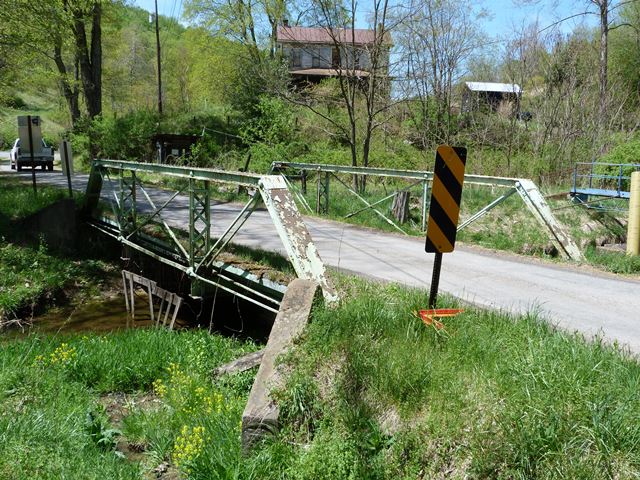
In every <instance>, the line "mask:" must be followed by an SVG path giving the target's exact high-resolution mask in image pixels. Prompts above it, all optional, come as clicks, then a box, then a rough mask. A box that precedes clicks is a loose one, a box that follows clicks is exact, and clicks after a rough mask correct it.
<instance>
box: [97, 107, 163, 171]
mask: <svg viewBox="0 0 640 480" xmlns="http://www.w3.org/2000/svg"><path fill="white" fill-rule="evenodd" d="M157 128H158V115H157V113H155V112H151V111H144V110H138V111H134V112H132V113H129V114H126V115H123V116H121V117H99V118H96V119H94V120H93V121H92V122H91V123H90V125H89V127H88V129H87V135H88V136H89V138H90V139H91V141H92V142H95V144H96V145H97V146H98V156H99V157H100V158H114V159H118V160H137V161H142V160H147V161H148V160H149V159H150V157H151V155H152V152H153V148H154V147H153V145H152V142H151V137H152V136H153V135H154V134H155V133H156V132H157Z"/></svg>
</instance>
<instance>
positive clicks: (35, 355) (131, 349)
mask: <svg viewBox="0 0 640 480" xmlns="http://www.w3.org/2000/svg"><path fill="white" fill-rule="evenodd" d="M255 348H256V346H255V345H254V344H252V343H245V342H241V341H238V340H234V339H230V338H224V337H221V336H212V335H209V334H207V333H206V332H202V331H189V332H181V333H175V332H168V331H166V330H158V329H148V330H147V329H137V330H130V331H126V332H119V333H113V334H108V335H95V334H90V333H88V334H86V335H82V336H81V335H73V336H41V335H38V336H36V335H31V336H28V337H26V338H25V339H23V340H19V341H14V342H4V343H2V347H1V348H0V478H7V479H8V478H11V479H28V478H47V479H59V478H74V479H75V478H96V479H105V478H123V479H124V478H126V479H134V478H136V479H139V478H143V477H144V476H145V475H151V470H153V469H154V468H155V467H156V466H158V465H159V464H160V463H162V462H163V461H165V460H166V461H168V462H172V463H176V462H175V461H174V457H175V458H177V454H178V452H179V451H180V450H179V449H178V447H177V445H178V444H179V443H180V440H179V438H180V437H181V436H184V437H185V438H187V440H189V437H190V433H191V432H192V427H194V426H198V425H203V426H204V432H205V437H206V440H207V443H206V445H202V446H201V450H202V449H206V454H203V452H202V451H198V454H199V455H197V456H193V458H191V457H190V458H188V459H186V461H184V462H183V464H182V466H181V468H182V471H183V472H185V473H187V472H188V471H192V472H195V471H196V468H198V469H201V470H202V471H208V469H215V468H223V467H220V465H223V466H224V468H230V469H231V470H237V469H238V468H239V466H240V447H239V445H240V443H239V425H240V415H241V412H242V408H243V399H244V398H246V394H247V392H248V389H249V388H250V386H251V375H250V374H249V375H248V376H247V375H239V376H237V377H234V378H233V379H231V380H228V381H225V382H221V383H219V384H217V385H216V386H212V384H211V380H210V372H211V369H212V368H214V367H215V366H218V365H220V364H222V363H224V362H226V361H229V360H231V359H233V358H235V357H237V356H240V355H242V354H243V353H246V352H249V351H252V350H255ZM176 372H179V374H176ZM163 381H164V384H165V392H164V393H163V394H162V395H161V397H160V400H158V401H157V402H155V403H154V404H153V405H154V407H153V408H151V409H142V408H138V407H137V404H136V399H139V398H140V395H142V394H143V393H144V392H150V391H151V390H152V389H153V388H154V385H155V387H156V389H157V390H159V389H160V385H161V384H162V382H163ZM154 382H155V383H154ZM167 390H168V391H167ZM110 392H129V393H130V395H129V396H128V397H127V398H128V399H129V400H127V401H128V402H129V403H128V404H127V403H126V402H125V403H124V404H122V405H120V407H123V408H125V409H126V411H128V412H129V415H128V416H127V417H126V418H125V419H124V421H123V422H122V424H121V425H114V424H113V423H112V419H111V418H109V416H108V415H107V413H108V412H107V411H105V408H104V406H103V404H104V399H105V398H107V397H104V395H106V394H108V393H110ZM160 393H162V392H160ZM207 399H210V400H207ZM207 407H211V408H207ZM185 426H186V427H187V429H186V430H185ZM185 432H186V433H185ZM121 438H127V439H128V440H131V441H136V442H140V444H141V445H143V446H144V448H145V450H146V454H145V455H144V456H143V458H142V461H129V460H127V459H125V458H124V457H123V456H122V455H120V454H119V453H118V452H117V451H116V450H114V446H115V442H116V441H117V440H118V439H121ZM105 439H107V440H108V441H104V440H105ZM183 450H184V448H183ZM216 458H217V459H218V460H220V461H219V462H217V463H216V461H215V459H216ZM207 478H214V477H212V476H208V477H207ZM225 478H228V477H225Z"/></svg>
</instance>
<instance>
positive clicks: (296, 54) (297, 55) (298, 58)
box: [290, 48, 302, 68]
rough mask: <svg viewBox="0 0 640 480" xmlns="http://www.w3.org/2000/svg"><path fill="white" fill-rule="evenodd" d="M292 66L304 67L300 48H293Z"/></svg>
mask: <svg viewBox="0 0 640 480" xmlns="http://www.w3.org/2000/svg"><path fill="white" fill-rule="evenodd" d="M290 64H291V68H300V67H302V52H301V51H300V49H299V48H292V49H291V58H290Z"/></svg>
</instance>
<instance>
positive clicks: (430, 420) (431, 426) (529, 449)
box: [262, 282, 640, 479]
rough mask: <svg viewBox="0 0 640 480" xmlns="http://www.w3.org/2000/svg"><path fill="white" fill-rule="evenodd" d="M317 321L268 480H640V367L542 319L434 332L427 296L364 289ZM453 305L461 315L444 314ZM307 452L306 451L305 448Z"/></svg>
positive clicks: (480, 315) (448, 326)
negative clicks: (426, 313) (427, 319)
mask: <svg viewBox="0 0 640 480" xmlns="http://www.w3.org/2000/svg"><path fill="white" fill-rule="evenodd" d="M351 288H352V295H351V296H350V300H349V301H347V302H344V303H343V304H342V305H341V306H340V307H339V308H338V309H337V310H331V309H323V310H321V311H318V312H316V315H315V317H314V322H313V323H312V324H311V325H310V326H309V328H308V331H307V334H306V336H305V340H304V342H302V343H301V345H300V346H299V347H298V349H297V351H296V353H295V354H294V355H293V356H292V358H291V359H290V363H291V364H292V365H294V369H293V372H294V373H293V375H292V379H291V381H290V383H289V385H288V386H287V388H285V389H284V390H283V391H281V392H280V398H281V402H282V405H283V409H284V412H285V415H286V418H287V424H288V425H289V427H288V428H287V429H286V430H285V432H284V433H283V434H282V436H281V437H280V438H279V439H278V440H277V441H276V442H275V443H272V444H270V445H267V446H265V449H264V450H263V452H262V455H265V452H270V451H271V450H270V449H275V451H276V452H280V451H281V450H282V448H283V445H294V446H293V447H290V448H289V450H288V454H287V455H285V457H284V458H286V461H284V462H282V460H281V461H280V464H279V465H273V464H272V465H271V466H272V467H273V469H274V470H273V472H272V473H271V474H270V475H269V478H281V477H286V478H309V479H311V478H314V479H322V478H327V479H329V478H376V479H377V478H380V479H381V478H389V479H391V478H393V479H397V478H407V479H409V478H500V479H508V478H509V479H511V478H520V479H552V478H553V479H564V478H572V479H576V478H582V479H594V478H627V479H631V478H637V477H638V475H640V448H639V447H640V422H639V421H638V419H639V418H640V417H638V412H640V393H639V392H640V390H639V387H640V365H639V364H638V363H637V361H636V360H635V359H633V358H631V357H629V356H627V355H626V354H624V353H622V352H621V351H619V350H618V349H616V348H614V347H610V346H607V345H605V344H604V343H603V342H601V341H599V340H596V341H594V342H588V341H586V340H584V339H582V338H581V337H579V336H577V335H571V334H568V333H564V332H556V331H554V329H553V328H552V327H550V326H549V325H548V324H546V323H545V322H542V321H540V320H539V319H537V318H536V316H535V315H528V316H524V317H521V318H511V317H509V316H506V315H503V314H498V313H494V312H488V311H478V310H474V309H469V310H468V311H467V312H466V313H464V314H463V315H460V316H458V317H456V318H452V319H448V320H445V329H444V330H441V331H438V330H436V329H434V328H433V327H427V326H425V325H424V324H423V323H422V322H421V321H420V320H417V319H416V318H415V317H414V316H413V315H412V314H411V312H412V311H413V310H414V309H416V308H419V307H424V304H425V301H426V299H425V293H424V292H418V291H411V290H406V289H403V288H399V287H397V286H388V287H381V286H380V285H374V284H367V283H364V282H355V285H352V287H351ZM446 303H447V304H449V305H451V302H446ZM295 445H299V446H295Z"/></svg>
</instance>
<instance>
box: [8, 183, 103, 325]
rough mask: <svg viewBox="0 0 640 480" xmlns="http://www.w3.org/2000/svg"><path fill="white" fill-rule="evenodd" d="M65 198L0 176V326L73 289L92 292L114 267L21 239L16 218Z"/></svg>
mask: <svg viewBox="0 0 640 480" xmlns="http://www.w3.org/2000/svg"><path fill="white" fill-rule="evenodd" d="M64 197H65V192H64V191H63V190H60V189H57V188H52V187H47V186H44V185H40V186H39V187H38V194H37V195H34V194H33V191H32V190H31V188H30V187H29V186H27V185H25V184H24V183H22V182H19V181H17V180H16V179H13V178H11V177H8V176H2V177H0V326H2V324H4V323H7V322H14V321H16V322H22V321H23V320H28V319H29V318H30V317H31V316H32V315H34V314H36V313H38V312H41V311H42V310H43V309H44V308H45V307H46V306H48V305H54V304H58V303H61V302H65V301H68V300H69V297H70V296H71V295H73V294H75V293H80V292H81V294H82V295H83V296H90V295H94V294H96V293H97V292H98V291H99V290H100V289H102V288H103V287H104V286H105V284H108V282H109V280H110V278H111V277H112V276H113V274H114V272H115V270H114V268H113V266H111V265H110V264H108V263H107V262H104V261H100V260H95V259H86V258H75V257H69V256H62V255H59V254H57V253H55V252H51V251H50V250H49V249H48V247H47V245H46V244H45V243H44V242H43V241H42V240H40V241H39V242H38V239H29V240H30V241H29V242H28V243H23V240H25V239H24V238H22V232H21V231H19V224H18V222H19V221H20V220H22V219H24V218H26V217H28V216H29V215H31V214H33V213H35V212H37V211H39V210H41V209H42V208H44V207H46V206H48V205H50V204H52V203H54V202H56V201H58V200H60V199H62V198H64ZM18 238H19V239H20V241H18Z"/></svg>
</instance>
